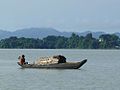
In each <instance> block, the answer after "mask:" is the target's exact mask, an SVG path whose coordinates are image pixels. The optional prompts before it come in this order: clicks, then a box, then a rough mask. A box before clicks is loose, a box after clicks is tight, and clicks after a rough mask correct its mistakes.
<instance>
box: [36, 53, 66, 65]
mask: <svg viewBox="0 0 120 90" xmlns="http://www.w3.org/2000/svg"><path fill="white" fill-rule="evenodd" d="M58 63H66V58H65V57H64V56H62V55H56V56H52V57H41V58H39V59H38V60H36V61H35V64H37V65H49V64H58Z"/></svg>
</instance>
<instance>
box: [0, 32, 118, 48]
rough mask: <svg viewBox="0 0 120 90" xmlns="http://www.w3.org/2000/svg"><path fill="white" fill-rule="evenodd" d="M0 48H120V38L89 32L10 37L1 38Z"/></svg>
mask: <svg viewBox="0 0 120 90" xmlns="http://www.w3.org/2000/svg"><path fill="white" fill-rule="evenodd" d="M0 48H30V49H32V48H35V49H37V48H39V49H119V48H120V38H119V37H118V36H116V35H114V34H103V35H100V36H99V39H96V38H93V36H92V34H91V33H89V34H87V35H86V36H79V35H77V34H75V33H72V35H71V37H69V38H68V37H64V36H47V37H45V38H43V39H34V38H24V37H21V38H17V37H10V38H6V39H2V40H0Z"/></svg>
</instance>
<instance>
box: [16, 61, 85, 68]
mask: <svg viewBox="0 0 120 90" xmlns="http://www.w3.org/2000/svg"><path fill="white" fill-rule="evenodd" d="M86 62H87V59H85V60H82V61H81V62H66V63H58V64H49V65H37V64H23V65H21V64H20V63H19V62H18V65H20V66H21V67H22V68H41V69H42V68H46V69H49V68H50V69H54V68H55V69H78V68H80V67H81V66H82V65H84V64H85V63H86Z"/></svg>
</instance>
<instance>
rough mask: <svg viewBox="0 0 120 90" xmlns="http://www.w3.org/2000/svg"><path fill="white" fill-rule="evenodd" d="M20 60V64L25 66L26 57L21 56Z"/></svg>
mask: <svg viewBox="0 0 120 90" xmlns="http://www.w3.org/2000/svg"><path fill="white" fill-rule="evenodd" d="M18 59H19V63H20V64H22V65H23V64H25V55H22V56H19V57H18Z"/></svg>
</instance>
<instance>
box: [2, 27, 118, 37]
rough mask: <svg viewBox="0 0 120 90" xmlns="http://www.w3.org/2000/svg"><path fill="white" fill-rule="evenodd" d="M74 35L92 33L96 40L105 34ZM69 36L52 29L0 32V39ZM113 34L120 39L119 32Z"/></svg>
mask: <svg viewBox="0 0 120 90" xmlns="http://www.w3.org/2000/svg"><path fill="white" fill-rule="evenodd" d="M75 33H76V34H78V35H79V36H86V34H88V33H92V34H93V37H94V38H98V37H99V36H100V35H102V34H106V33H105V32H91V31H86V32H82V33H80V32H75ZM71 34H72V32H60V31H58V30H56V29H53V28H26V29H20V30H16V31H14V32H10V31H4V30H0V39H4V38H9V37H11V36H17V37H26V38H44V37H47V36H49V35H54V36H65V37H70V36H71ZM113 34H116V35H117V36H119V37H120V33H119V32H116V33H113Z"/></svg>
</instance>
